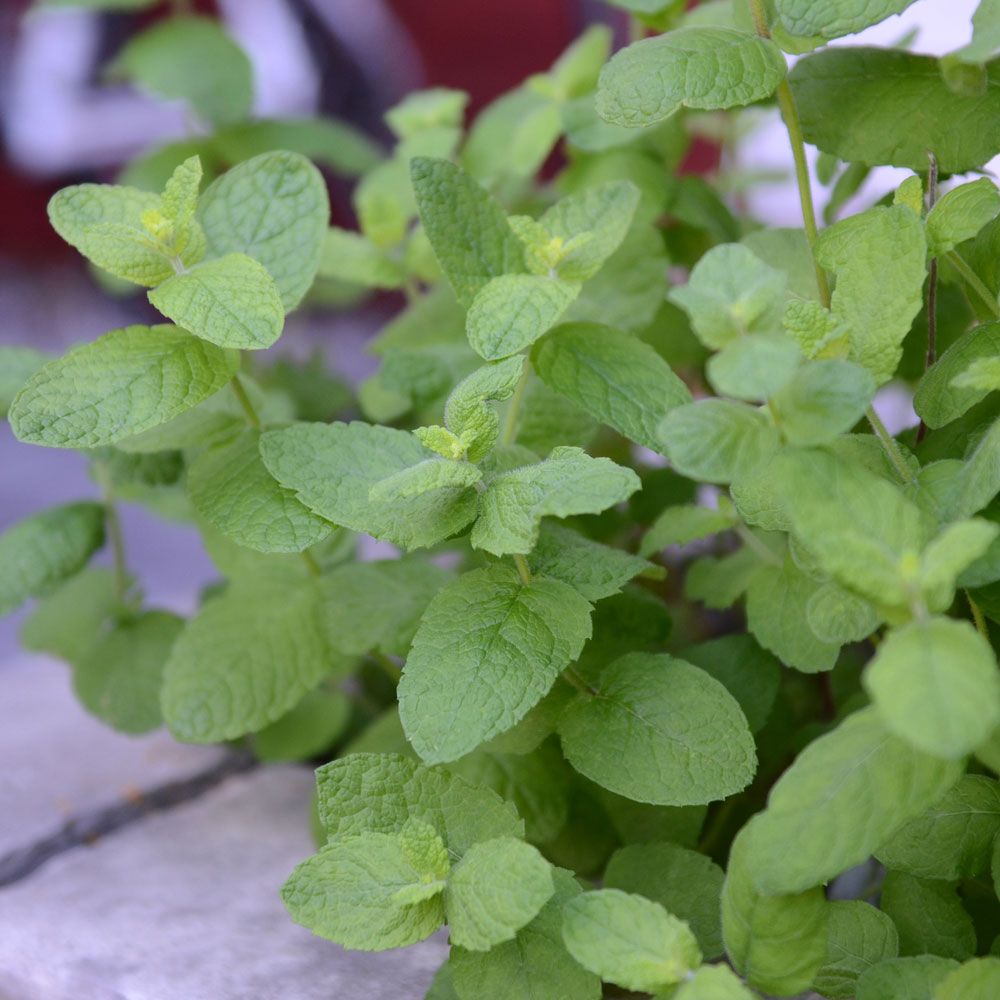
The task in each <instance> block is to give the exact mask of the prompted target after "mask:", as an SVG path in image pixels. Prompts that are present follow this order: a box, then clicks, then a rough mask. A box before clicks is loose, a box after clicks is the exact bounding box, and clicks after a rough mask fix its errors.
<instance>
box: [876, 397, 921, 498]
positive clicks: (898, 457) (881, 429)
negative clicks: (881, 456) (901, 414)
mask: <svg viewBox="0 0 1000 1000" xmlns="http://www.w3.org/2000/svg"><path fill="white" fill-rule="evenodd" d="M865 416H866V417H867V418H868V423H869V424H871V428H872V430H873V431H874V432H875V436H876V437H877V438H878V439H879V441H880V442H881V444H882V448H883V449H884V451H885V454H886V457H887V458H888V459H889V461H890V462H891V463H892V467H893V468H894V469H895V470H896V472H897V474H898V475H899V478H900V479H902V480H903V482H904V483H907V484H909V483H912V482H913V473H912V472H911V471H910V467H909V466H908V465H907V464H906V459H905V458H903V453H902V452H901V451H900V450H899V445H898V444H897V443H896V439H895V438H894V437H893V436H892V435H891V434H890V433H889V430H888V428H887V427H886V426H885V424H883V423H882V420H881V419H880V418H879V415H878V414H877V413H876V412H875V408H874V407H873V406H869V407H868V409H867V410H866V411H865Z"/></svg>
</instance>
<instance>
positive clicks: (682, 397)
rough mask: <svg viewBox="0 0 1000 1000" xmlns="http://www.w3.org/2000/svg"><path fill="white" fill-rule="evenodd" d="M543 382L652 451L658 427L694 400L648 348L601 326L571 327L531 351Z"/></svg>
mask: <svg viewBox="0 0 1000 1000" xmlns="http://www.w3.org/2000/svg"><path fill="white" fill-rule="evenodd" d="M532 361H533V363H534V365H535V370H536V371H537V372H538V375H539V376H540V377H541V379H542V381H543V382H545V384H546V385H548V386H549V388H550V389H554V390H555V391H556V392H558V393H560V394H562V395H563V396H565V397H566V398H567V399H570V400H572V401H573V402H574V403H577V404H578V405H579V406H581V407H583V409H585V410H586V411H587V412H588V413H591V414H592V415H593V416H595V417H597V418H598V419H599V420H600V421H602V423H605V424H607V425H608V426H609V427H613V428H614V429H615V430H616V431H618V432H619V433H620V434H623V435H625V437H627V438H630V439H631V440H633V441H635V442H636V443H638V444H641V445H644V446H645V447H647V448H652V449H654V450H655V449H656V448H658V447H659V440H658V437H657V428H658V427H659V426H660V423H661V422H662V420H663V418H664V417H665V416H666V415H667V414H668V413H669V412H670V411H671V410H672V409H674V408H676V407H677V406H681V405H683V404H685V403H690V402H691V393H690V391H689V390H688V388H687V386H686V385H685V384H684V383H683V382H682V381H681V380H680V378H678V377H677V375H675V374H674V372H673V370H672V369H671V368H670V366H669V365H668V364H667V363H666V362H665V361H664V360H663V359H662V358H661V357H660V356H659V355H658V354H657V353H656V351H654V350H653V348H651V347H650V346H649V345H648V344H645V343H643V342H642V341H641V340H638V339H636V338H635V337H632V336H630V335H629V334H625V333H621V332H620V331H618V330H614V329H612V328H611V327H608V326H602V325H600V324H599V323H567V324H564V325H562V326H560V327H558V328H557V329H555V330H553V331H552V333H550V334H549V335H548V336H547V337H546V338H545V339H544V340H543V341H542V342H541V343H540V344H538V345H537V346H536V347H535V349H534V350H533V352H532Z"/></svg>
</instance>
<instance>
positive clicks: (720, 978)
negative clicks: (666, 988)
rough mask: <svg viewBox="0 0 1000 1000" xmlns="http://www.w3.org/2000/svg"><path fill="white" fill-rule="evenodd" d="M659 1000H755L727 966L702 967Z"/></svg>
mask: <svg viewBox="0 0 1000 1000" xmlns="http://www.w3.org/2000/svg"><path fill="white" fill-rule="evenodd" d="M661 1000H755V996H754V994H753V993H751V992H750V991H749V990H748V989H747V988H746V987H745V986H744V985H743V981H742V980H741V979H740V977H739V976H737V975H736V973H735V972H733V971H732V969H730V968H729V966H727V965H703V966H702V967H701V968H700V969H697V970H696V971H695V972H694V973H693V974H692V976H691V978H690V979H688V980H685V981H684V982H683V983H681V985H680V986H678V987H677V989H676V990H674V991H673V992H671V993H669V994H666V995H664V996H662V997H661Z"/></svg>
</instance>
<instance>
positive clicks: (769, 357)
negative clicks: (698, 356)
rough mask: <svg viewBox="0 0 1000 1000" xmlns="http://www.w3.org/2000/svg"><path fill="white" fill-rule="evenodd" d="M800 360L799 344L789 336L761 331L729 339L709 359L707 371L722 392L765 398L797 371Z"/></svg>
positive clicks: (737, 396)
mask: <svg viewBox="0 0 1000 1000" xmlns="http://www.w3.org/2000/svg"><path fill="white" fill-rule="evenodd" d="M801 361H802V352H801V351H800V350H799V345H798V344H796V343H795V341H794V340H792V339H791V338H790V337H785V336H775V335H771V334H758V335H757V336H755V337H740V338H739V339H738V340H732V341H730V342H729V343H728V344H726V346H725V347H724V348H723V349H722V350H721V351H720V352H719V353H718V354H716V355H714V356H713V357H711V358H709V359H708V364H707V365H706V367H705V373H706V375H707V376H708V381H709V382H710V383H711V385H712V388H713V389H715V391H716V392H717V393H718V394H719V395H720V396H731V397H732V398H733V399H743V400H746V401H747V402H763V401H764V400H766V399H770V398H771V397H772V396H774V395H775V393H777V392H778V391H779V390H780V389H781V388H782V386H784V385H785V384H786V383H787V382H788V380H789V379H791V378H792V376H793V375H795V372H796V369H797V368H798V367H799V364H800V363H801Z"/></svg>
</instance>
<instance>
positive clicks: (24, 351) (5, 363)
mask: <svg viewBox="0 0 1000 1000" xmlns="http://www.w3.org/2000/svg"><path fill="white" fill-rule="evenodd" d="M51 357H52V355H50V354H43V353H42V352H41V351H36V350H35V349H34V348H33V347H0V417H5V416H7V411H8V410H9V409H10V405H11V403H12V402H13V401H14V397H15V396H16V395H17V394H18V392H20V391H21V387H22V386H23V385H24V383H25V382H27V381H28V379H29V378H31V376H32V375H34V374H35V372H37V371H38V369H39V368H41V367H42V365H44V364H45V363H46V362H47V361H49V360H51Z"/></svg>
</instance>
